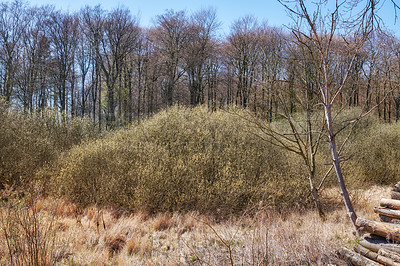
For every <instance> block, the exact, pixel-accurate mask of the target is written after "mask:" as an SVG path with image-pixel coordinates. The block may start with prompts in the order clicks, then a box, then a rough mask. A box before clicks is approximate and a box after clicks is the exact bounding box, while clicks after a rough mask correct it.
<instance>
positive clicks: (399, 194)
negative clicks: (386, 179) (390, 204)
mask: <svg viewBox="0 0 400 266" xmlns="http://www.w3.org/2000/svg"><path fill="white" fill-rule="evenodd" d="M391 196H392V199H395V200H400V192H397V191H394V190H393V191H392V195H391Z"/></svg>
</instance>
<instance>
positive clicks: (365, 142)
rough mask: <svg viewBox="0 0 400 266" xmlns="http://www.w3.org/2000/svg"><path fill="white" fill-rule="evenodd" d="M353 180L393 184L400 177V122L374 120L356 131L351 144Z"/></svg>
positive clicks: (351, 173)
mask: <svg viewBox="0 0 400 266" xmlns="http://www.w3.org/2000/svg"><path fill="white" fill-rule="evenodd" d="M350 151H351V155H352V161H351V162H350V164H349V167H348V168H350V167H351V168H352V169H351V171H350V175H351V176H352V177H353V179H355V180H354V182H356V181H358V182H359V183H366V184H386V185H387V184H394V183H397V182H398V181H399V177H400V164H399V161H400V124H399V123H396V124H387V123H383V122H378V121H377V122H375V123H373V124H372V125H370V126H369V127H366V128H364V130H363V131H362V132H359V133H358V134H357V135H356V136H355V137H354V141H353V142H352V144H351V145H350Z"/></svg>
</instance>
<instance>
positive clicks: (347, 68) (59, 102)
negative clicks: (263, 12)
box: [0, 1, 400, 128]
mask: <svg viewBox="0 0 400 266" xmlns="http://www.w3.org/2000/svg"><path fill="white" fill-rule="evenodd" d="M0 18H1V29H0V36H1V38H0V47H1V51H0V54H1V56H0V70H1V71H0V82H1V84H0V95H1V97H3V98H4V99H5V100H6V101H7V102H9V103H10V106H11V108H12V109H17V110H22V111H23V112H25V113H33V112H41V111H43V110H45V109H46V108H53V109H55V110H57V111H59V112H63V113H65V114H66V115H67V117H74V116H82V117H84V116H87V117H91V119H92V120H93V123H94V124H96V125H98V126H99V127H100V128H112V127H114V126H117V125H118V126H119V125H126V124H129V123H131V122H132V121H135V120H138V119H141V118H144V117H148V116H151V115H152V114H154V113H156V112H157V111H159V110H162V109H163V108H165V107H167V106H172V105H175V104H178V105H184V106H196V105H200V104H206V105H207V106H208V107H209V108H210V110H215V109H216V108H221V107H222V106H226V105H230V104H235V105H239V106H242V107H244V108H248V109H250V110H252V111H253V112H257V113H260V114H262V115H263V116H265V117H268V118H269V119H270V120H271V119H273V118H274V117H276V116H279V115H278V114H279V110H280V109H282V106H281V103H280V100H279V97H278V96H277V95H278V94H280V93H281V91H285V92H287V93H286V94H287V95H286V97H287V98H288V99H287V101H288V102H289V105H290V112H296V111H300V110H301V109H302V108H301V107H300V106H298V103H297V102H296V97H297V94H298V93H299V89H300V88H301V87H307V88H310V89H311V90H315V89H313V87H317V85H318V84H317V83H318V82H319V81H318V79H316V78H315V77H316V75H317V73H318V71H317V70H316V69H315V68H316V66H315V65H314V63H313V61H312V60H313V59H312V58H311V55H310V54H309V53H308V51H307V50H305V49H304V47H305V46H304V45H303V44H301V43H300V42H298V41H297V40H295V39H296V36H295V35H293V34H290V31H288V30H287V29H285V28H283V27H280V28H277V27H270V26H268V24H266V23H260V22H258V21H257V19H256V18H254V17H251V16H245V17H242V18H238V19H237V20H236V21H235V22H234V23H233V24H232V26H231V30H230V33H229V34H228V35H227V36H224V37H222V36H220V35H219V31H218V29H219V24H220V23H219V22H218V17H217V14H216V11H215V10H213V9H204V10H200V11H197V12H194V13H193V14H188V13H187V12H185V11H173V10H170V11H167V12H166V13H164V14H160V15H159V16H157V17H156V18H155V25H154V26H153V27H149V28H143V27H141V26H140V25H139V23H138V18H136V17H135V16H133V15H132V14H131V12H130V11H129V10H128V9H124V8H123V7H121V8H116V9H114V10H110V11H108V10H103V9H102V8H101V6H96V7H88V6H87V7H84V8H82V9H81V10H80V11H79V12H76V13H68V12H65V11H61V10H55V9H54V7H52V6H41V7H31V6H29V5H28V4H27V3H25V2H23V1H14V2H3V3H2V4H1V14H0ZM378 22H379V21H378ZM378 22H376V25H375V27H377V28H379V27H380V24H379V23H378ZM381 23H382V24H383V22H381ZM382 26H383V25H382ZM382 28H383V27H382ZM332 42H333V43H332V45H331V50H332V53H333V54H335V56H334V57H332V59H331V60H330V61H329V65H330V67H332V68H333V67H336V69H335V73H334V76H333V77H332V80H331V82H332V83H333V84H340V83H341V82H342V81H343V79H344V78H345V77H346V79H347V82H346V84H345V87H344V88H343V90H342V91H341V94H340V97H339V104H340V105H347V106H349V107H353V106H367V107H370V106H372V105H375V104H377V103H379V106H378V108H377V112H378V114H379V117H382V118H383V119H384V120H385V121H392V120H395V121H397V120H398V119H399V116H400V114H399V109H400V88H399V79H400V74H399V73H400V45H399V40H398V38H397V36H394V35H393V34H391V33H390V32H388V31H384V30H376V31H374V32H373V33H372V34H370V35H369V36H368V40H366V41H365V44H364V45H363V47H362V49H355V50H354V52H356V54H355V55H354V56H355V58H354V60H353V61H352V60H351V58H352V57H351V56H353V55H351V56H349V54H346V53H345V52H344V46H346V42H348V40H346V39H345V38H341V37H340V35H339V34H338V35H337V36H334V40H332ZM346 75H348V77H347V76H346ZM299 87H300V88H299ZM300 93H301V91H300ZM387 94H389V95H387ZM386 96H387V97H386ZM382 99H384V100H383V102H382Z"/></svg>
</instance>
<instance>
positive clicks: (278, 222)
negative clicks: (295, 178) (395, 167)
mask: <svg viewBox="0 0 400 266" xmlns="http://www.w3.org/2000/svg"><path fill="white" fill-rule="evenodd" d="M352 192H353V194H354V193H355V195H357V197H356V198H357V200H356V201H355V203H356V206H357V209H358V210H359V212H360V213H361V214H363V215H364V214H370V212H369V211H368V210H369V209H370V208H371V205H372V204H374V203H376V202H378V200H379V197H380V195H382V194H387V193H389V188H380V187H373V188H372V189H369V190H359V191H352ZM326 193H327V195H326V198H330V200H329V202H331V204H333V205H332V206H336V207H334V208H330V210H329V211H327V219H326V221H325V222H323V221H321V220H320V219H319V217H318V215H317V214H316V213H315V212H312V211H306V210H305V211H302V212H299V211H293V212H288V213H285V214H283V213H278V212H276V211H274V210H272V209H269V208H268V209H265V208H263V207H262V206H259V207H255V208H253V209H251V210H248V212H247V214H243V215H242V216H239V217H231V218H229V219H226V220H223V221H219V222H218V221H217V220H216V218H215V217H213V216H204V215H200V214H198V213H196V212H190V213H186V214H178V213H174V214H159V215H147V214H145V213H143V212H139V213H132V214H123V215H116V212H115V211H113V210H106V209H102V210H98V209H96V208H94V207H90V208H86V209H80V210H79V211H76V210H74V211H72V212H71V208H73V207H72V206H74V205H73V204H71V203H68V202H65V201H60V200H55V199H53V198H47V199H44V200H41V201H42V203H41V205H42V207H41V208H40V211H39V209H36V210H37V211H35V209H34V208H29V209H30V210H31V213H30V217H32V218H34V219H36V220H37V221H38V222H37V227H36V230H38V233H39V232H42V230H47V232H49V233H48V234H38V235H37V236H38V237H39V240H40V243H48V244H49V246H47V247H48V248H49V249H48V252H47V253H42V254H41V255H42V257H41V259H42V260H43V261H48V262H49V263H50V264H53V263H57V264H61V265H64V264H68V265H70V264H79V265H82V264H101V265H102V264H118V265H139V264H140V265H201V264H210V265H221V264H229V263H230V261H231V259H232V261H233V262H234V263H235V264H238V263H242V264H245V265H248V264H251V265H253V264H260V263H267V264H268V265H276V264H278V265H288V264H291V265H294V264H295V265H304V264H328V263H333V264H336V265H345V263H344V262H343V261H341V260H340V259H339V258H338V257H337V256H336V250H337V249H338V247H340V246H341V245H346V246H348V247H352V246H353V245H354V244H355V242H354V241H353V240H352V239H353V238H354V236H353V234H352V232H351V230H350V229H351V227H350V222H349V221H348V219H347V217H346V216H345V215H343V213H344V208H343V207H341V206H342V204H341V202H340V201H341V199H340V195H339V193H338V190H329V191H326ZM9 200H10V202H11V201H12V199H11V198H10V199H9ZM32 202H33V201H32ZM335 202H336V203H335ZM30 204H31V203H29V202H28V201H25V202H24V203H21V204H20V206H21V208H19V209H18V210H19V211H18V212H17V211H16V210H15V211H14V209H12V208H10V205H7V204H3V205H2V207H1V221H3V222H2V223H1V224H0V227H1V228H0V229H1V233H0V239H1V241H0V243H1V244H0V254H2V259H1V261H0V263H1V264H3V265H9V264H10V262H11V260H10V252H9V251H10V250H9V248H10V247H8V246H7V241H4V240H5V232H8V231H6V230H8V229H7V228H10V227H7V224H6V223H4V221H6V220H5V219H7V217H8V216H7V215H8V213H10V212H13V213H14V215H15V216H14V220H15V221H16V222H18V221H20V220H21V219H22V218H23V217H25V215H26V213H25V212H24V211H21V210H23V208H26V207H29V205H30ZM60 206H64V207H63V208H65V210H63V209H61V207H60ZM338 206H340V207H338ZM74 208H77V207H76V206H75V207H74ZM55 210H58V211H57V212H55ZM99 211H101V212H102V213H103V218H104V222H105V225H106V226H105V228H103V227H100V228H98V227H97V226H96V219H97V217H96V215H94V213H98V212H99ZM76 212H79V213H82V215H81V216H80V218H79V219H77V217H76V216H75V215H74V213H76ZM366 217H369V216H368V215H367V216H366ZM15 218H16V219H15ZM21 225H23V224H21ZM20 228H21V229H20ZM13 230H15V234H14V235H13V236H11V237H12V239H11V241H16V240H18V241H19V242H18V243H25V244H24V245H27V244H28V243H29V241H32V240H31V239H30V238H29V235H26V234H24V233H22V232H23V231H18V230H22V227H13ZM38 247H39V246H37V247H36V248H38ZM42 247H43V246H42ZM228 247H229V250H228ZM24 252H25V253H11V254H14V256H17V255H18V254H20V255H21V254H24V256H29V255H31V253H30V251H28V250H25V251H24ZM14 261H16V260H15V259H14ZM17 265H18V263H17Z"/></svg>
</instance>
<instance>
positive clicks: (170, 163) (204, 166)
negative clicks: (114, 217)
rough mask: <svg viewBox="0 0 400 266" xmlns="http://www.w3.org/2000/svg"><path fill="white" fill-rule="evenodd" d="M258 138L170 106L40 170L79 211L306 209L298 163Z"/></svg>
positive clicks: (248, 128)
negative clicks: (265, 205)
mask: <svg viewBox="0 0 400 266" xmlns="http://www.w3.org/2000/svg"><path fill="white" fill-rule="evenodd" d="M256 133H257V132H255V129H254V127H253V126H252V125H251V124H249V123H248V122H246V121H245V120H242V119H240V118H239V117H238V116H237V115H235V114H231V113H230V112H226V111H216V112H209V111H208V110H207V108H205V107H197V108H193V109H189V108H183V107H173V108H171V109H169V110H167V111H162V112H161V113H159V114H157V115H155V116H154V117H153V118H151V119H148V120H146V121H144V122H142V123H140V124H138V125H136V126H133V127H131V128H129V129H123V130H119V131H117V132H115V133H112V134H109V135H108V136H107V137H105V138H102V139H99V140H96V141H91V142H87V143H85V144H83V145H80V146H75V147H74V148H72V149H71V150H70V151H69V152H67V153H64V154H63V155H62V156H61V157H60V158H59V160H58V161H57V162H56V163H55V164H54V165H53V167H52V168H51V169H47V170H46V171H45V172H46V174H47V176H48V178H49V180H50V182H47V183H48V184H50V186H51V187H50V189H52V191H53V192H57V193H58V194H60V195H63V196H67V197H68V198H69V199H72V200H74V201H75V202H79V203H81V204H84V205H86V204H94V203H96V204H111V205H113V206H119V207H123V208H127V209H145V210H147V211H150V212H156V211H172V210H198V211H201V212H221V213H226V212H236V211H240V210H243V209H244V208H246V207H247V205H248V204H251V203H258V202H259V201H260V200H264V201H265V200H267V201H268V202H269V203H270V204H274V205H277V206H287V205H297V204H299V203H300V204H307V199H308V194H309V193H308V189H307V186H308V185H307V184H308V183H307V179H305V178H303V176H304V173H302V171H303V170H302V167H301V166H299V164H300V163H299V162H298V160H297V158H291V156H290V154H289V155H288V154H287V153H285V152H284V151H283V150H281V149H279V148H277V147H274V146H272V145H270V144H268V143H267V142H263V141H260V138H259V137H257V136H256ZM43 176H45V175H43ZM43 176H42V178H43Z"/></svg>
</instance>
